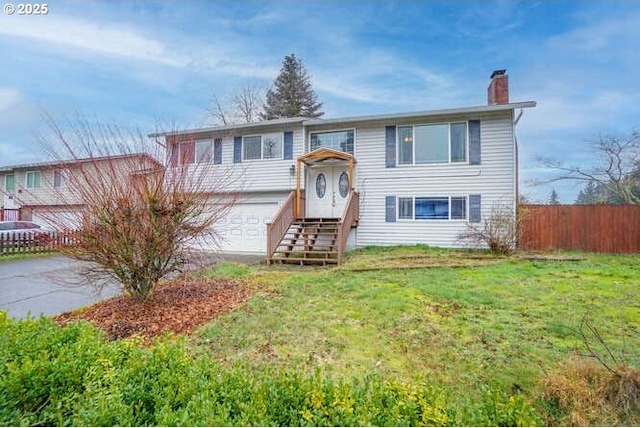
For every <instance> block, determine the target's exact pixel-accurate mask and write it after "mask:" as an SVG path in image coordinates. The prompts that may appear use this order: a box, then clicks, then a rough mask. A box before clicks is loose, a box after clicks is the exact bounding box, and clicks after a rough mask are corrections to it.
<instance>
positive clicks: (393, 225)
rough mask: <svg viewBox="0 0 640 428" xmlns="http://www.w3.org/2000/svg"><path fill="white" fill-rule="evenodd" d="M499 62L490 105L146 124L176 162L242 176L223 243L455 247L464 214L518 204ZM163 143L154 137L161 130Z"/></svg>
mask: <svg viewBox="0 0 640 428" xmlns="http://www.w3.org/2000/svg"><path fill="white" fill-rule="evenodd" d="M535 105H536V104H535V102H533V101H527V102H519V103H509V86H508V76H507V75H506V74H505V70H498V71H495V72H494V73H493V74H492V75H491V83H490V86H489V89H488V105H485V106H476V107H463V108H453V109H445V110H433V111H422V112H411V113H400V114H382V115H372V116H361V117H347V118H337V119H305V118H288V119H279V120H272V121H264V122H256V123H248V124H242V125H232V126H220V127H212V128H204V129H193V130H186V131H181V132H173V133H163V134H153V135H151V136H150V137H153V138H156V140H158V139H161V138H163V139H164V144H165V145H166V147H167V149H168V151H169V153H170V155H171V158H172V160H173V163H174V164H183V165H184V164H197V163H202V162H210V163H212V164H213V168H211V171H212V172H211V174H212V175H213V174H215V173H216V172H215V171H216V170H218V171H223V170H224V171H227V172H228V173H231V174H237V175H238V176H242V179H243V183H244V185H243V195H244V196H243V198H242V200H241V202H240V203H238V204H237V205H236V206H235V207H234V208H233V209H232V211H231V212H230V214H229V215H228V216H227V217H226V219H225V221H224V222H222V223H220V224H218V228H219V231H220V233H221V234H222V236H223V238H224V242H223V248H222V250H226V251H241V252H261V253H265V252H266V254H267V259H268V260H269V261H277V260H282V261H290V260H294V261H296V262H297V261H300V262H301V263H302V262H304V261H314V260H315V261H318V262H323V263H330V262H335V261H339V260H341V258H342V255H343V252H344V248H345V246H346V247H347V248H354V247H362V246H366V245H397V244H418V243H424V244H428V245H433V246H441V247H457V246H460V245H461V243H460V242H459V240H458V235H459V234H460V232H462V231H464V230H465V229H466V227H467V224H468V223H469V222H472V223H473V222H481V221H483V220H484V219H485V218H487V216H488V215H489V214H490V212H491V209H492V207H493V206H494V205H496V204H502V205H504V204H506V205H508V206H511V207H513V208H515V204H516V199H517V174H518V171H517V146H516V137H515V126H516V122H517V120H516V112H515V110H519V109H524V108H530V107H535ZM159 142H160V141H159Z"/></svg>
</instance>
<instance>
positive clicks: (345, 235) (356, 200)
mask: <svg viewBox="0 0 640 428" xmlns="http://www.w3.org/2000/svg"><path fill="white" fill-rule="evenodd" d="M359 219H360V194H358V193H357V192H356V191H354V190H352V191H351V193H350V194H349V199H348V200H347V205H346V206H345V207H344V211H343V213H342V217H341V218H340V222H339V223H338V264H342V262H343V260H344V253H345V251H346V248H347V240H348V239H349V232H350V231H351V228H352V227H355V226H357V225H358V220H359Z"/></svg>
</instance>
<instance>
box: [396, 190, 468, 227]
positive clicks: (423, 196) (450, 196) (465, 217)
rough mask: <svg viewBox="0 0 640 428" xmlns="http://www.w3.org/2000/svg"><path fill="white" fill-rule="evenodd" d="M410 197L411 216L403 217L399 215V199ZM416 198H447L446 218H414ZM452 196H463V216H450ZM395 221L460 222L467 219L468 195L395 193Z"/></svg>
mask: <svg viewBox="0 0 640 428" xmlns="http://www.w3.org/2000/svg"><path fill="white" fill-rule="evenodd" d="M403 198H406V199H411V204H412V214H413V218H403V217H400V199H403ZM416 198H434V199H444V198H447V199H448V200H449V209H448V214H449V218H447V219H437V218H416ZM452 198H464V200H465V212H464V218H456V219H453V218H451V199H452ZM396 221H397V222H404V223H409V222H411V223H415V222H418V223H424V222H434V223H444V222H453V223H456V222H457V223H462V222H468V221H469V195H447V196H444V195H439V196H431V195H397V196H396Z"/></svg>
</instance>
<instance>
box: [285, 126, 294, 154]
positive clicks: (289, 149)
mask: <svg viewBox="0 0 640 428" xmlns="http://www.w3.org/2000/svg"><path fill="white" fill-rule="evenodd" d="M283 152H284V158H285V159H293V132H285V133H284V150H283Z"/></svg>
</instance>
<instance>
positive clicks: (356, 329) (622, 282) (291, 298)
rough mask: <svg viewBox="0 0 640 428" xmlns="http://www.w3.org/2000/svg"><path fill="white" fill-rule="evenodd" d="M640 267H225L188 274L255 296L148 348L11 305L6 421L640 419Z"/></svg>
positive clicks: (462, 261) (492, 422) (540, 263)
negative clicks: (243, 285)
mask: <svg viewBox="0 0 640 428" xmlns="http://www.w3.org/2000/svg"><path fill="white" fill-rule="evenodd" d="M639 261H640V256H612V255H594V254H583V253H557V254H543V255H531V254H516V255H514V256H511V257H498V256H493V255H491V254H488V253H485V252H477V251H476V252H472V251H454V250H440V249H433V248H427V247H423V246H414V247H398V248H365V249H361V250H359V251H356V252H354V253H351V254H350V255H349V257H348V259H347V261H346V263H345V264H344V265H342V266H339V267H300V266H286V265H285V266H281V265H275V266H256V267H253V266H245V265H240V264H234V263H223V264H220V265H217V266H214V267H212V268H209V269H206V270H203V271H199V272H191V273H190V274H191V275H199V276H205V277H210V278H218V277H233V278H236V279H238V280H239V281H246V282H248V283H249V284H251V285H252V286H253V287H254V289H255V291H256V292H255V295H254V296H253V297H252V298H251V299H250V300H248V301H247V302H246V303H245V304H243V305H242V306H240V307H239V308H237V309H235V310H234V311H232V312H229V313H227V314H225V315H223V316H221V317H219V318H217V319H216V320H215V321H214V322H212V323H211V324H209V325H207V326H204V327H202V328H201V329H200V330H199V331H197V332H196V333H194V334H192V335H190V336H189V337H178V338H176V337H174V336H171V335H167V336H164V337H162V338H159V339H158V340H157V341H155V342H154V343H153V344H152V345H150V346H148V347H147V346H140V345H141V343H142V342H140V340H137V339H135V338H132V339H125V340H116V341H107V340H105V338H104V335H103V334H102V333H101V332H100V331H98V330H97V329H96V328H95V327H93V326H91V325H90V324H88V323H84V322H82V323H72V324H70V325H68V326H66V327H64V328H61V327H59V326H58V325H56V324H55V323H54V322H53V321H52V320H51V319H48V318H41V319H38V320H34V319H25V320H11V319H9V317H8V316H7V314H6V313H4V312H1V311H0V368H1V370H0V425H10V426H13V425H16V426H17V425H44V426H50V425H56V426H62V425H72V426H75V425H78V426H95V425H97V426H111V425H118V426H147V425H151V426H156V425H161V426H175V425H177V426H200V425H202V426H247V425H257V426H300V425H305V426H352V425H355V426H359V425H376V426H415V425H437V426H440V425H448V426H460V425H471V426H485V425H489V426H512V425H541V424H548V425H605V426H606V425H640V371H639V370H638V366H639V365H640V352H639V350H640V331H639V325H640V288H639V287H638V285H639V283H640V268H639V267H638V265H639V263H638V262H639ZM587 327H590V328H591V330H589V329H588V328H587ZM598 338H599V339H598ZM588 346H590V347H591V351H590V354H591V355H592V356H591V357H589V356H588V355H587V354H589V352H587V351H588V349H587V347H588ZM593 355H597V356H598V357H599V358H600V359H601V360H602V362H603V363H604V364H606V365H607V366H608V367H610V368H611V369H612V370H608V369H605V367H604V365H603V364H601V363H600V362H597V361H596V359H595V358H593Z"/></svg>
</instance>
